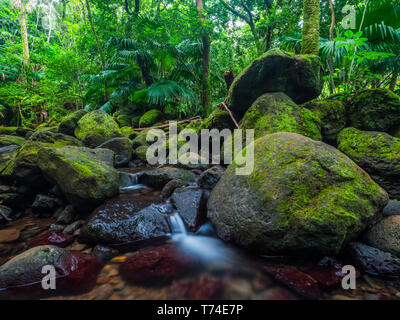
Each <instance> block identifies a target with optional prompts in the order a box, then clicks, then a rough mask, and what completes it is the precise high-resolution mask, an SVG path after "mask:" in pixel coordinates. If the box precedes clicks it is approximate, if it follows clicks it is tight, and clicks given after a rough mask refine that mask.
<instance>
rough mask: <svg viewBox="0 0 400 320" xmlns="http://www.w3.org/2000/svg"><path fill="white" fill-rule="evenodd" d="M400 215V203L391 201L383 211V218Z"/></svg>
mask: <svg viewBox="0 0 400 320" xmlns="http://www.w3.org/2000/svg"><path fill="white" fill-rule="evenodd" d="M397 215H400V201H397V200H389V203H388V204H387V206H386V207H385V208H384V209H383V216H397Z"/></svg>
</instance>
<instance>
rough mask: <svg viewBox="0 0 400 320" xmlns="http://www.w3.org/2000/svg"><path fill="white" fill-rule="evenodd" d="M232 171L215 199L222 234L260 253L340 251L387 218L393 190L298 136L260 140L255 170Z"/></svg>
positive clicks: (211, 206) (212, 210) (211, 205)
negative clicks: (383, 214) (382, 217)
mask: <svg viewBox="0 0 400 320" xmlns="http://www.w3.org/2000/svg"><path fill="white" fill-rule="evenodd" d="M237 168H238V166H237V164H236V163H233V164H232V165H231V166H229V167H228V169H227V170H226V171H225V173H224V175H223V176H222V178H221V179H220V180H219V182H218V183H217V185H216V186H215V188H214V189H213V190H212V192H211V195H210V198H209V200H208V204H207V206H208V218H209V219H210V220H211V222H212V224H213V225H214V227H215V229H216V232H217V234H218V236H219V237H220V238H222V239H223V240H225V241H229V242H233V243H235V244H238V245H240V246H243V247H246V248H247V249H250V250H252V251H254V252H256V253H259V254H293V255H305V254H313V255H316V254H321V255H329V254H337V253H339V251H340V250H341V248H342V246H343V245H344V244H345V243H346V242H348V241H351V240H352V239H354V238H356V237H357V236H358V235H359V234H360V233H361V232H362V231H364V229H366V228H367V227H368V225H370V224H372V223H373V222H374V221H376V220H377V219H378V218H379V217H380V213H381V211H382V209H383V208H384V207H385V206H386V204H387V202H388V200H389V199H388V195H387V193H386V192H385V191H384V190H383V189H382V188H380V187H379V186H378V185H377V184H376V183H375V182H374V181H373V180H372V179H371V178H370V177H369V176H368V174H367V173H365V172H364V171H363V170H362V169H361V168H359V167H358V166H357V165H356V164H355V163H354V162H353V161H351V160H350V159H349V158H348V157H346V156H345V155H344V154H343V153H341V152H340V151H338V150H337V149H335V148H333V147H331V146H329V145H327V144H325V143H323V142H319V141H314V140H311V139H309V138H307V137H304V136H301V135H298V134H295V133H275V134H270V135H267V136H265V137H263V138H260V139H258V140H256V141H255V142H254V169H253V171H252V172H251V173H250V174H249V175H237V174H236V169H237Z"/></svg>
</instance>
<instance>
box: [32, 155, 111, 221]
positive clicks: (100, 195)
mask: <svg viewBox="0 0 400 320" xmlns="http://www.w3.org/2000/svg"><path fill="white" fill-rule="evenodd" d="M99 150H100V149H99ZM102 150H103V151H102V153H109V154H113V152H112V151H111V150H107V149H102ZM103 156H104V155H103ZM103 156H96V155H95V154H93V153H92V152H91V151H90V150H87V148H79V147H64V148H42V149H41V150H40V151H39V153H38V164H39V167H40V169H41V171H42V172H43V174H44V175H45V177H46V178H47V179H49V180H50V181H51V182H52V183H55V184H57V185H58V186H59V188H60V189H61V190H62V192H63V194H64V195H65V197H66V198H67V199H68V200H69V201H70V202H71V204H72V205H73V206H74V208H75V209H76V210H77V211H79V212H81V213H84V214H89V213H91V211H92V210H93V209H94V208H96V207H97V206H98V205H100V204H101V203H102V202H103V201H104V200H106V199H108V198H110V197H112V196H115V195H116V194H118V192H119V175H118V171H117V170H115V169H114V168H113V167H112V166H110V163H109V162H105V161H103Z"/></svg>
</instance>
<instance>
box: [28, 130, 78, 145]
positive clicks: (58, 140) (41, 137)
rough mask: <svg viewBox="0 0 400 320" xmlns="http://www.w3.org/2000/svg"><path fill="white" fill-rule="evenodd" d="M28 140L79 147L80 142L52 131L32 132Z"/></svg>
mask: <svg viewBox="0 0 400 320" xmlns="http://www.w3.org/2000/svg"><path fill="white" fill-rule="evenodd" d="M29 140H31V141H37V142H43V143H50V144H55V147H56V146H60V147H61V146H63V147H64V146H76V147H81V146H82V142H80V141H79V140H78V139H76V138H74V137H71V136H68V135H65V134H62V133H53V132H49V131H42V130H40V131H36V132H34V133H33V134H32V135H31V136H30V138H29Z"/></svg>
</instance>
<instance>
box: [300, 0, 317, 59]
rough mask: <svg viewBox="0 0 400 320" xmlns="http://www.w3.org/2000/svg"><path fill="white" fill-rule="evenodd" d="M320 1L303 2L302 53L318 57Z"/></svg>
mask: <svg viewBox="0 0 400 320" xmlns="http://www.w3.org/2000/svg"><path fill="white" fill-rule="evenodd" d="M319 19H320V1H319V0H303V31H302V36H303V37H302V47H301V53H303V54H315V55H318V50H319V24H320V21H319Z"/></svg>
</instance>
